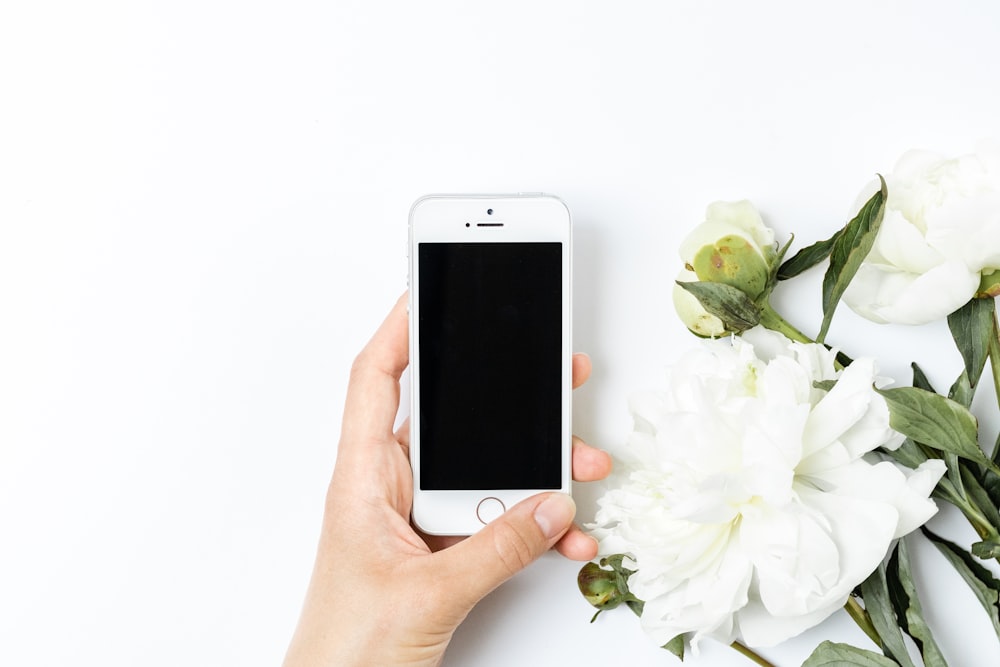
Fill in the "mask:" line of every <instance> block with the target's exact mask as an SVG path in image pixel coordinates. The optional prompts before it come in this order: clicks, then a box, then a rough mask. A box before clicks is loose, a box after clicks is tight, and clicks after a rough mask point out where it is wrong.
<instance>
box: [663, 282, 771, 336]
mask: <svg viewBox="0 0 1000 667" xmlns="http://www.w3.org/2000/svg"><path fill="white" fill-rule="evenodd" d="M677 284H678V285H680V286H681V287H683V288H684V289H685V290H687V291H688V292H690V293H691V294H693V295H694V296H695V297H696V298H697V299H698V301H699V302H700V303H701V305H702V307H703V308H704V309H705V310H707V311H708V312H709V313H711V314H712V315H715V316H716V317H718V318H719V319H720V320H722V324H723V325H724V326H725V327H726V331H732V332H734V333H739V332H741V331H746V330H747V329H751V328H753V327H755V326H757V324H758V323H759V322H760V308H759V307H758V306H757V304H755V303H754V302H753V300H752V299H751V298H750V297H749V296H747V294H746V293H745V292H744V291H743V290H741V289H738V288H736V287H732V286H731V285H725V284H723V283H713V282H704V281H695V282H682V281H677Z"/></svg>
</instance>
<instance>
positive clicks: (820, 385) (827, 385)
mask: <svg viewBox="0 0 1000 667" xmlns="http://www.w3.org/2000/svg"><path fill="white" fill-rule="evenodd" d="M836 386H837V381H836V380H813V387H814V388H816V389H822V390H823V391H827V392H828V391H830V390H831V389H833V388H834V387H836Z"/></svg>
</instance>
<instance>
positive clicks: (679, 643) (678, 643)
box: [663, 635, 684, 662]
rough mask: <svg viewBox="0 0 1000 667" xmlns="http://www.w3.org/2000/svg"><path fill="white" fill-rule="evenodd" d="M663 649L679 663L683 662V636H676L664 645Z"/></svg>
mask: <svg viewBox="0 0 1000 667" xmlns="http://www.w3.org/2000/svg"><path fill="white" fill-rule="evenodd" d="M663 648H665V649H667V650H668V651H670V652H671V653H673V654H674V655H676V656H677V657H678V658H680V659H681V662H684V635H677V636H676V637H674V638H673V639H671V640H670V641H668V642H667V643H666V644H664V645H663Z"/></svg>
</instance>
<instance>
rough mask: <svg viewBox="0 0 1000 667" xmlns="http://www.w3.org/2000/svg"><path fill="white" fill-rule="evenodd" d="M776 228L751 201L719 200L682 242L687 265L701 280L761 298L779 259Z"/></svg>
mask: <svg viewBox="0 0 1000 667" xmlns="http://www.w3.org/2000/svg"><path fill="white" fill-rule="evenodd" d="M777 255H778V253H777V246H776V244H775V242H774V231H773V230H771V229H770V228H769V227H767V226H766V225H765V224H764V221H763V220H762V219H761V217H760V214H759V213H758V212H757V209H755V208H754V206H753V204H751V203H750V202H749V201H745V200H744V201H740V202H715V203H714V204H711V205H709V207H708V210H707V211H706V212H705V222H703V223H701V224H700V225H698V226H697V227H695V229H694V230H693V231H692V232H691V233H690V234H689V235H688V236H687V238H686V239H685V240H684V242H683V243H682V244H681V259H683V260H684V264H685V268H687V269H688V270H690V271H693V272H694V274H695V275H696V276H697V277H698V280H702V281H706V282H714V283H723V284H726V285H729V286H731V287H735V288H737V289H739V290H742V291H743V292H744V293H745V294H746V295H747V296H749V297H750V298H751V299H754V300H756V299H758V298H760V297H761V296H762V295H763V294H764V291H765V290H766V289H767V286H768V281H769V278H770V276H771V270H772V268H773V265H774V263H775V262H776V261H777Z"/></svg>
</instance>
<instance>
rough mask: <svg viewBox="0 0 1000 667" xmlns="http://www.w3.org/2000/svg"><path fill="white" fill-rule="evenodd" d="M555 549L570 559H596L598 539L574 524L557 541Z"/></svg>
mask: <svg viewBox="0 0 1000 667" xmlns="http://www.w3.org/2000/svg"><path fill="white" fill-rule="evenodd" d="M555 549H556V551H558V552H559V553H560V554H562V555H563V556H565V557H566V558H569V559H570V560H594V558H596V557H597V540H595V539H594V538H593V537H591V536H590V535H587V534H586V533H584V532H583V531H582V530H580V528H579V526H573V527H572V528H570V529H569V530H568V531H566V534H565V535H563V536H562V539H561V540H559V541H558V542H556V546H555Z"/></svg>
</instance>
